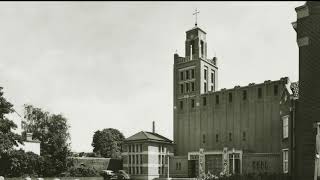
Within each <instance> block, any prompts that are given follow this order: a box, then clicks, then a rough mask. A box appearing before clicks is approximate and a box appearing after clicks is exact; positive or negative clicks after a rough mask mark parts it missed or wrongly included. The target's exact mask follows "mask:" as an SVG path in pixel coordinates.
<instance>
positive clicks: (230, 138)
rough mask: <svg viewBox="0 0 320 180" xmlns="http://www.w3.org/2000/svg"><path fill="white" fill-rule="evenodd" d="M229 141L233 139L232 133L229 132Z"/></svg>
mask: <svg viewBox="0 0 320 180" xmlns="http://www.w3.org/2000/svg"><path fill="white" fill-rule="evenodd" d="M229 141H232V134H231V133H229Z"/></svg>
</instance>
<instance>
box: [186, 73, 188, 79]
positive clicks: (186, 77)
mask: <svg viewBox="0 0 320 180" xmlns="http://www.w3.org/2000/svg"><path fill="white" fill-rule="evenodd" d="M186 79H189V71H186Z"/></svg>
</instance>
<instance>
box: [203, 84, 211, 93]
mask: <svg viewBox="0 0 320 180" xmlns="http://www.w3.org/2000/svg"><path fill="white" fill-rule="evenodd" d="M203 89H204V92H205V93H206V92H207V91H208V87H207V83H206V82H204V85H203ZM213 90H214V87H213V85H211V91H212V92H213Z"/></svg>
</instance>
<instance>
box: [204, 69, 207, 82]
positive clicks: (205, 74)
mask: <svg viewBox="0 0 320 180" xmlns="http://www.w3.org/2000/svg"><path fill="white" fill-rule="evenodd" d="M207 74H208V73H207V70H206V69H204V71H203V76H204V79H205V80H206V79H207Z"/></svg>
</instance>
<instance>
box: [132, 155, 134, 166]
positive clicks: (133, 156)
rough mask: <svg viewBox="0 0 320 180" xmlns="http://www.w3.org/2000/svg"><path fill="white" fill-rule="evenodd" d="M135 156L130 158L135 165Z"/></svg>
mask: <svg viewBox="0 0 320 180" xmlns="http://www.w3.org/2000/svg"><path fill="white" fill-rule="evenodd" d="M134 157H135V155H133V156H132V163H133V164H135V159H134Z"/></svg>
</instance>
